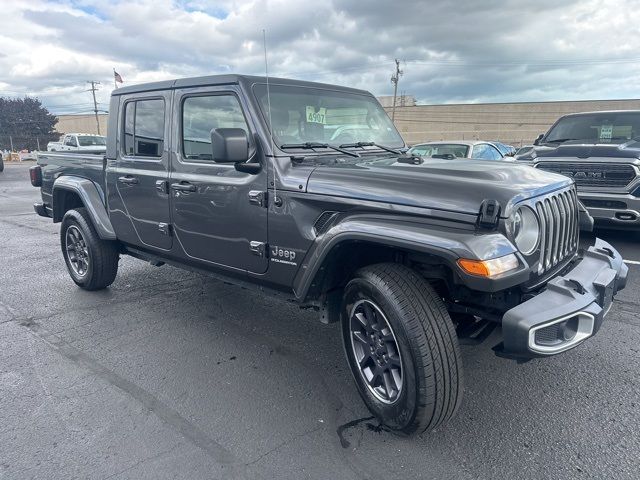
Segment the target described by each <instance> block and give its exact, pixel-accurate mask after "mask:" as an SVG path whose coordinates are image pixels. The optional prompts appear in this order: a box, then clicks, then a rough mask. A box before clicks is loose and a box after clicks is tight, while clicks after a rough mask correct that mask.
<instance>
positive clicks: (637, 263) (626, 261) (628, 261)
mask: <svg viewBox="0 0 640 480" xmlns="http://www.w3.org/2000/svg"><path fill="white" fill-rule="evenodd" d="M624 263H628V264H629V265H640V262H638V261H637V260H624Z"/></svg>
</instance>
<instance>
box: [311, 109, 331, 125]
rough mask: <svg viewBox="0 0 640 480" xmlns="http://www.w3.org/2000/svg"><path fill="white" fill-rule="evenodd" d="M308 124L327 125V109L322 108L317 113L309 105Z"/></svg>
mask: <svg viewBox="0 0 640 480" xmlns="http://www.w3.org/2000/svg"><path fill="white" fill-rule="evenodd" d="M307 123H321V124H322V125H326V124H327V109H326V108H324V107H320V108H319V109H318V111H317V112H316V108H315V107H310V106H309V105H307Z"/></svg>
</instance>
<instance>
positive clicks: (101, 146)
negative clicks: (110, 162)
mask: <svg viewBox="0 0 640 480" xmlns="http://www.w3.org/2000/svg"><path fill="white" fill-rule="evenodd" d="M47 151H49V152H68V151H76V152H92V153H102V152H106V151H107V138H106V137H103V136H102V135H94V134H91V133H67V134H66V135H63V136H62V137H60V141H59V142H49V143H48V144H47Z"/></svg>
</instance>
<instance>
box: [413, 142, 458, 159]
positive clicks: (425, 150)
mask: <svg viewBox="0 0 640 480" xmlns="http://www.w3.org/2000/svg"><path fill="white" fill-rule="evenodd" d="M408 153H409V154H411V155H419V156H421V157H441V158H446V157H450V156H453V157H456V158H466V157H467V155H468V153H469V146H468V145H460V144H458V143H439V144H434V145H416V146H415V147H413V148H411V149H410V150H409V152H408Z"/></svg>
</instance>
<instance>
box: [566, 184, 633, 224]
mask: <svg viewBox="0 0 640 480" xmlns="http://www.w3.org/2000/svg"><path fill="white" fill-rule="evenodd" d="M578 198H579V199H580V201H581V202H582V203H584V205H585V207H587V210H588V211H589V214H590V215H591V216H592V217H593V219H594V220H595V221H596V223H597V224H599V225H601V226H608V227H616V228H629V229H637V228H640V198H638V197H636V196H634V195H631V194H628V193H624V194H623V193H611V192H608V193H600V192H584V191H580V190H578Z"/></svg>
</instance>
